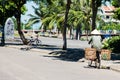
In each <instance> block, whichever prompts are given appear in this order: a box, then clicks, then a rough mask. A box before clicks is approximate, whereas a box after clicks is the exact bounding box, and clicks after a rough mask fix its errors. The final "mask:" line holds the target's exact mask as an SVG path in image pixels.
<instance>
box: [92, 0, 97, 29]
mask: <svg viewBox="0 0 120 80" xmlns="http://www.w3.org/2000/svg"><path fill="white" fill-rule="evenodd" d="M97 9H98V6H97V4H96V0H92V30H94V29H95V28H96V16H97Z"/></svg>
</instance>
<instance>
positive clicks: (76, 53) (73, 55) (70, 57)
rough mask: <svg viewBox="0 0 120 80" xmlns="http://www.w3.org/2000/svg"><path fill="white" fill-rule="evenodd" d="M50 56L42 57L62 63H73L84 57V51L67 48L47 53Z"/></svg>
mask: <svg viewBox="0 0 120 80" xmlns="http://www.w3.org/2000/svg"><path fill="white" fill-rule="evenodd" d="M49 54H50V56H44V57H54V58H56V59H59V60H64V61H73V62H77V61H78V60H79V59H82V58H83V57H84V50H83V49H77V48H74V49H73V48H69V49H67V50H57V51H53V52H50V53H49Z"/></svg>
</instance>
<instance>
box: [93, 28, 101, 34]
mask: <svg viewBox="0 0 120 80" xmlns="http://www.w3.org/2000/svg"><path fill="white" fill-rule="evenodd" d="M91 34H100V32H99V31H98V30H97V29H94V30H93V31H92V32H91Z"/></svg>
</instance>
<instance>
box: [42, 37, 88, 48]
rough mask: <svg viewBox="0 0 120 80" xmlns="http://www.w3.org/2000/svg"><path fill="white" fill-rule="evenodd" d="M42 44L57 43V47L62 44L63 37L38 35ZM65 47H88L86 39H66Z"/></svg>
mask: <svg viewBox="0 0 120 80" xmlns="http://www.w3.org/2000/svg"><path fill="white" fill-rule="evenodd" d="M40 39H41V41H42V43H43V44H49V45H57V46H59V47H62V46H63V39H61V38H49V37H40ZM67 47H68V48H86V47H90V45H88V42H87V41H80V40H70V39H68V40H67Z"/></svg>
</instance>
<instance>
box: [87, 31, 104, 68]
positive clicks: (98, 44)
mask: <svg viewBox="0 0 120 80" xmlns="http://www.w3.org/2000/svg"><path fill="white" fill-rule="evenodd" d="M91 35H92V36H91V38H90V40H89V42H88V44H91V48H95V49H96V57H97V58H96V60H95V66H96V67H98V68H100V65H101V59H100V52H101V49H102V37H101V35H100V32H99V31H98V30H97V29H94V30H93V31H92V32H91ZM98 63H99V65H97V64H98ZM91 65H92V61H91V64H90V66H91Z"/></svg>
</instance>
